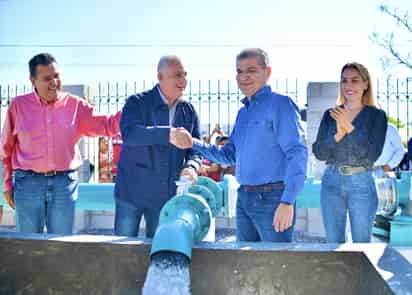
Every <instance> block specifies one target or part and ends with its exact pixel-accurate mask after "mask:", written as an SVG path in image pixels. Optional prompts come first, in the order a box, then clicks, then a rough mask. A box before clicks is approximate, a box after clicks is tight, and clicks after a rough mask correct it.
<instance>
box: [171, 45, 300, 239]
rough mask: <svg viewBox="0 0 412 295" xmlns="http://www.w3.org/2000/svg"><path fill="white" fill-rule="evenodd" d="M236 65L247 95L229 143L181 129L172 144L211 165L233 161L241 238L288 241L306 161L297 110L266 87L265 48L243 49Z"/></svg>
mask: <svg viewBox="0 0 412 295" xmlns="http://www.w3.org/2000/svg"><path fill="white" fill-rule="evenodd" d="M236 68H237V76H236V79H237V83H238V86H239V89H240V90H241V91H242V93H243V94H244V95H245V96H246V97H245V98H244V99H243V100H242V103H243V104H244V106H243V107H242V108H241V109H240V110H239V112H238V115H237V118H236V122H235V125H234V127H233V130H232V133H231V135H230V138H229V141H228V143H226V144H225V145H224V146H223V147H216V146H212V145H208V144H205V143H203V142H201V141H200V140H197V139H193V137H192V136H191V134H190V133H189V132H187V131H186V130H182V129H179V130H178V133H180V135H179V136H176V137H175V138H174V140H173V144H175V145H176V146H178V147H180V148H185V149H187V148H193V149H194V150H195V151H198V152H200V153H201V154H202V155H203V156H204V157H205V158H207V159H209V160H211V161H213V162H215V163H219V164H223V165H236V179H237V181H238V182H239V184H240V187H239V189H238V199H237V204H236V227H237V228H236V235H237V239H238V240H239V241H268V242H290V241H291V240H292V233H293V227H294V224H295V219H296V217H295V200H296V196H297V194H298V192H299V191H300V190H301V189H302V188H303V184H304V180H305V175H306V164H307V148H306V146H305V140H304V133H303V129H302V126H301V124H300V115H299V109H298V107H297V106H296V105H295V104H294V102H293V101H292V100H291V99H290V98H289V97H287V96H283V95H280V94H277V93H274V92H272V90H271V88H270V86H268V85H267V82H268V80H269V77H270V74H271V68H270V66H269V58H268V55H267V53H266V52H265V51H263V50H261V49H258V48H250V49H245V50H243V51H242V52H240V53H239V54H238V56H237V57H236Z"/></svg>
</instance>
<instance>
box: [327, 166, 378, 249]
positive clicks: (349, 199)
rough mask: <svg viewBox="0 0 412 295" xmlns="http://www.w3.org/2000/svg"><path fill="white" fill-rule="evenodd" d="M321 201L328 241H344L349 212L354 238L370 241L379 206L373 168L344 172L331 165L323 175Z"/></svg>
mask: <svg viewBox="0 0 412 295" xmlns="http://www.w3.org/2000/svg"><path fill="white" fill-rule="evenodd" d="M320 203H321V209H322V216H323V223H324V225H325V230H326V239H327V241H328V242H329V243H344V242H345V229H346V215H347V213H348V212H349V219H350V225H351V232H352V240H353V242H355V243H367V242H370V240H371V236H372V226H373V221H374V220H375V214H376V210H377V208H378V195H377V193H376V188H375V181H374V179H373V176H372V172H371V171H367V172H362V173H356V174H353V175H342V174H341V173H340V172H339V171H338V170H337V168H336V167H335V166H328V167H327V168H326V170H325V174H324V175H323V178H322V186H321V193H320Z"/></svg>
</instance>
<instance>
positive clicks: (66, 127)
mask: <svg viewBox="0 0 412 295" xmlns="http://www.w3.org/2000/svg"><path fill="white" fill-rule="evenodd" d="M120 116H121V113H120V112H118V113H116V114H115V115H111V116H104V115H95V114H93V106H92V105H90V104H88V103H87V102H86V101H85V100H84V99H82V98H80V97H77V96H73V95H71V94H69V93H62V94H61V95H60V96H59V98H58V100H56V101H55V102H53V103H49V104H48V103H45V102H44V101H43V100H41V99H40V97H39V96H38V95H37V93H36V92H32V93H29V94H26V95H22V96H17V97H16V98H15V99H13V100H12V102H11V103H10V106H9V109H8V111H7V116H6V119H5V122H4V128H3V133H2V135H1V142H0V157H1V159H2V161H3V191H5V192H7V191H11V190H12V189H13V184H12V170H14V169H22V170H33V171H36V172H48V171H54V170H56V171H65V170H72V169H73V170H74V169H77V168H78V167H79V166H80V165H81V163H82V159H81V155H80V151H79V147H78V142H79V140H80V138H81V137H82V136H114V135H118V134H119V133H120V127H119V122H120Z"/></svg>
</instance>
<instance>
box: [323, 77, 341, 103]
mask: <svg viewBox="0 0 412 295" xmlns="http://www.w3.org/2000/svg"><path fill="white" fill-rule="evenodd" d="M338 95H339V83H338V82H323V83H322V84H321V96H324V97H328V98H331V99H333V100H334V101H336V98H337V97H338Z"/></svg>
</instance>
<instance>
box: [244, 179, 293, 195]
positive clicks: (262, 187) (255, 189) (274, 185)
mask: <svg viewBox="0 0 412 295" xmlns="http://www.w3.org/2000/svg"><path fill="white" fill-rule="evenodd" d="M284 188H285V183H284V182H283V181H276V182H271V183H266V184H259V185H245V184H243V185H241V186H240V190H243V191H245V192H248V193H269V192H273V191H274V190H278V189H284Z"/></svg>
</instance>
